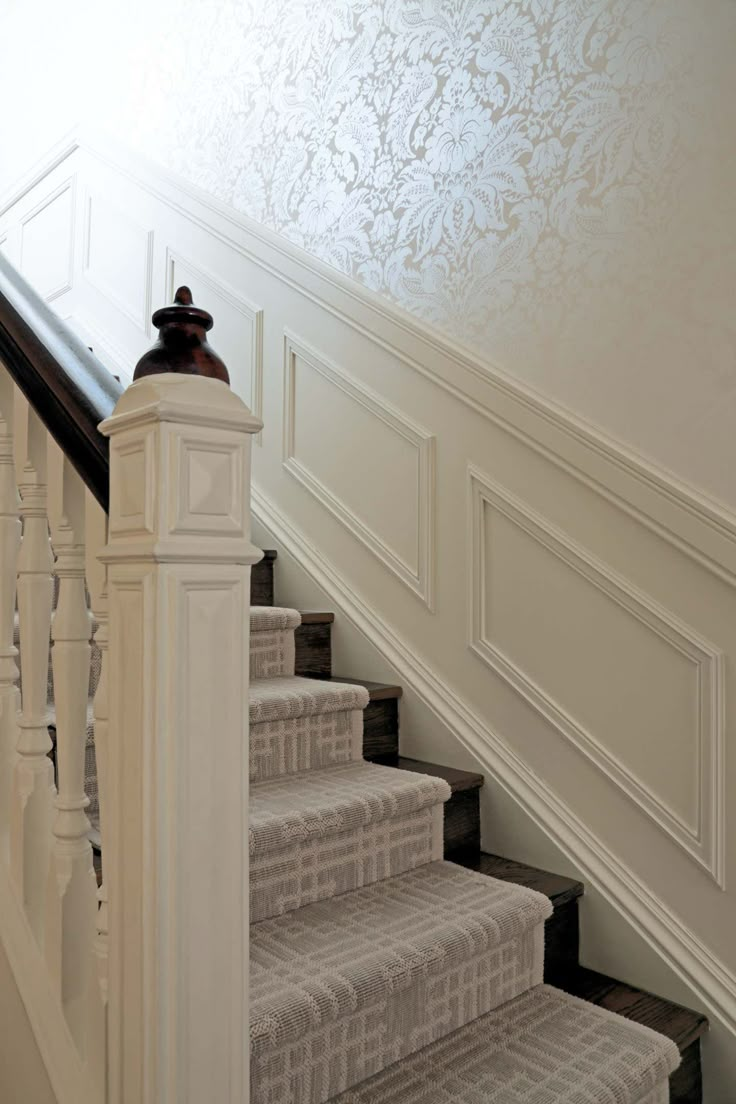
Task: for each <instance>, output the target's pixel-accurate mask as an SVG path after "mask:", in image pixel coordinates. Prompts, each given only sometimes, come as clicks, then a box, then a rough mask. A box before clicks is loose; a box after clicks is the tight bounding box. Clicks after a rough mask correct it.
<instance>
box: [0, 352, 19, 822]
mask: <svg viewBox="0 0 736 1104" xmlns="http://www.w3.org/2000/svg"><path fill="white" fill-rule="evenodd" d="M20 532H21V525H20V517H19V515H18V489H17V486H16V482H15V463H14V461H13V382H12V380H11V378H10V376H9V375H8V374H7V372H6V371H5V369H4V368H3V367H2V365H0V840H2V841H6V840H7V834H8V830H9V828H10V794H11V783H12V778H13V768H14V765H15V756H16V750H15V749H16V744H17V742H18V719H17V712H18V704H19V695H18V687H17V685H16V683H17V679H18V665H17V662H16V656H17V655H18V649H17V648H16V647H15V644H14V642H13V623H14V619H15V586H16V572H17V567H18V551H19V549H20Z"/></svg>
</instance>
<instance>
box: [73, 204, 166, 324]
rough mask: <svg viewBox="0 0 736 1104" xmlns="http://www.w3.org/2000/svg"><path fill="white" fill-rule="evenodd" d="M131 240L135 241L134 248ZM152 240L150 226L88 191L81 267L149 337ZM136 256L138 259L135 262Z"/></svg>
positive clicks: (102, 291) (92, 282) (90, 280)
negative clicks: (99, 238) (99, 240)
mask: <svg viewBox="0 0 736 1104" xmlns="http://www.w3.org/2000/svg"><path fill="white" fill-rule="evenodd" d="M101 227H103V229H100V228H101ZM96 228H98V229H96ZM98 234H102V235H103V241H102V243H98V237H97V235H98ZM105 234H107V235H108V238H107V240H106V241H105V240H104V235H105ZM131 242H135V243H136V246H137V248H136V249H135V250H133V249H132V248H131ZM153 244H154V232H153V230H152V229H151V228H149V227H145V226H141V225H140V223H138V222H136V221H135V220H134V219H132V218H131V217H130V215H129V214H127V212H125V211H122V210H121V209H120V208H119V207H117V206H115V205H114V204H112V203H111V202H110V200H109V199H108V198H107V197H102V196H100V195H98V194H91V193H90V192H87V193H86V195H85V197H84V236H83V246H82V258H83V260H82V271H83V272H84V275H85V277H86V279H87V280H89V282H90V284H92V286H93V287H95V288H96V289H97V290H98V291H99V292H100V293H101V294H102V295H104V296H105V298H106V299H109V300H110V302H111V303H113V304H114V305H115V306H116V307H117V308H118V309H119V310H120V311H122V313H123V314H124V315H125V316H126V318H128V319H129V320H130V321H131V322H132V323H133V325H134V326H136V328H137V329H139V330H141V331H142V332H143V333H144V334H146V336H147V337H150V336H151V334H152V332H153V330H152V327H151V304H152V297H153ZM134 258H135V260H136V261H137V263H132V262H133V260H134ZM123 262H124V263H123ZM108 264H109V268H108V267H107V266H108ZM126 279H127V286H126Z"/></svg>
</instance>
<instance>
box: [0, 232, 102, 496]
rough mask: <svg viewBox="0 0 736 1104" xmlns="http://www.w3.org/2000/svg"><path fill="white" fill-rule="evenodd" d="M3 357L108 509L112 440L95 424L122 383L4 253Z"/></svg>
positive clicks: (0, 288)
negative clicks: (109, 446)
mask: <svg viewBox="0 0 736 1104" xmlns="http://www.w3.org/2000/svg"><path fill="white" fill-rule="evenodd" d="M0 360H1V361H2V362H3V364H4V365H5V368H6V369H7V370H8V372H9V373H10V375H11V376H12V378H13V379H14V380H15V382H16V383H17V385H18V387H19V388H20V389H21V391H22V392H23V394H24V395H25V396H26V398H27V399H28V402H29V403H30V404H31V406H32V407H33V409H34V410H35V412H36V414H37V415H38V416H39V418H40V419H41V421H42V422H43V424H44V425H45V426H46V429H47V430H48V431H49V433H50V434H51V436H52V437H53V438H54V440H55V441H56V443H57V444H58V445H59V447H60V448H61V450H62V451H63V452H64V453H65V455H66V456H68V457H69V459H70V460H71V462H72V464H73V465H74V467H75V468H76V470H77V472H78V473H79V475H80V477H81V478H82V479H83V480H84V482H85V484H86V485H87V486H88V487H89V489H90V491H91V492H92V494H93V495H94V496H95V498H96V499H97V501H98V502H99V503H100V505H101V506H102V507H103V509H104V510H105V511H107V509H108V502H109V496H110V462H109V454H108V440H107V438H106V437H103V435H102V434H101V433H100V431H99V430H98V428H97V427H98V425H99V424H100V422H101V421H103V420H104V419H105V418H108V417H109V416H110V414H112V412H113V409H114V407H115V404H116V403H117V401H118V399H119V398H120V396H121V395H122V393H123V390H124V388H123V386H122V385H121V384H120V383H118V381H117V380H116V379H115V377H114V376H113V375H112V374H111V373H110V372H108V370H107V368H105V366H104V365H103V364H101V363H100V361H99V360H98V359H97V357H96V356H95V355H94V353H91V352H90V350H89V349H88V348H87V346H86V345H85V344H84V342H83V341H82V340H81V339H80V338H79V337H77V335H76V334H75V333H73V331H72V330H70V328H69V327H68V326H67V325H66V323H65V322H63V321H62V320H61V319H60V318H59V317H58V315H56V314H55V313H54V311H53V310H52V309H51V308H50V307H49V305H48V304H47V303H46V302H45V301H44V300H43V299H42V298H41V296H40V295H39V294H38V293H37V292H35V291H34V290H33V288H32V287H31V286H30V284H29V283H28V282H27V281H26V280H25V279H24V278H23V277H22V276H21V275H20V273H19V272H18V271H17V270H16V269H15V268H14V267H13V265H12V264H11V263H10V262H9V261H8V260H7V258H6V257H4V256H3V255H2V253H0Z"/></svg>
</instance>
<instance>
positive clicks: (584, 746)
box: [468, 465, 726, 889]
mask: <svg viewBox="0 0 736 1104" xmlns="http://www.w3.org/2000/svg"><path fill="white" fill-rule="evenodd" d="M468 499H469V519H468V520H469V533H468V582H469V588H468V622H469V624H468V627H469V646H470V648H471V650H472V651H473V652H474V653H475V654H476V655H477V656H478V657H479V658H480V659H481V660H482V661H483V662H484V663H485V664H487V665H488V666H489V667H490V668H491V669H492V670H493V671H495V672H496V674H498V675H500V676H501V678H503V679H504V680H505V681H506V682H507V683H509V685H511V686H512V687H513V688H514V690H516V692H517V693H519V694H520V695H521V696H522V698H523V699H524V700H525V701H526V702H527V703H528V704H529V705H530V706H532V708H533V709H535V710H536V711H537V712H538V713H539V714H540V715H541V716H542V717H544V719H545V720H546V721H548V722H549V723H550V724H552V725H554V727H555V728H556V729H557V731H558V732H560V733H561V734H562V735H563V736H564V737H565V738H566V739H567V740H568V741H569V742H570V743H571V744H572V745H573V746H574V747H575V748H576V749H577V750H578V751H579V752H581V753H582V754H583V755H585V756H586V757H587V759H588V760H589V761H590V762H591V763H593V765H594V766H595V767H597V769H598V770H599V771H600V772H601V773H602V774H603V775H604V776H605V777H606V778H607V779H608V780H609V781H610V782H612V783H613V784H614V785H615V786H617V787H618V788H619V790H620V791H621V792H622V793H623V794H624V795H625V796H626V798H627V799H628V800H630V801H632V802H633V803H634V804H635V805H637V806H638V807H639V808H640V809H641V810H643V812H645V813H646V814H647V816H649V817H650V818H651V820H652V821H654V823H655V824H656V825H657V826H658V827H659V828H660V829H661V830H662V831H663V832H665V833H666V834H667V835H668V836H669V837H670V838H671V839H672V840H674V841H675V843H677V844H678V846H679V847H681V848H682V849H683V850H684V851H685V852H686V853H687V854H688V855H689V856H690V857H691V858H692V859H694V860H695V862H697V863H698V864H699V865H700V866H702V867H703V868H704V869H705V870H706V871H707V872H708V874H709V875H710V876H711V877H712V878H713V880H714V881H715V882H716V883H717V885H719V886H720V887H721V888H722V889H723V888H725V854H726V842H725V839H726V802H725V792H724V778H725V771H724V764H725V744H726V734H725V712H724V664H725V657H724V655H723V653H722V652H721V651H720V650H719V649H718V648H716V647H715V646H714V645H712V644H710V643H709V642H708V641H706V640H704V639H703V638H702V637H701V636H700V634H698V633H697V632H695V630H693V629H691V628H690V627H688V626H686V625H684V624H683V623H682V622H681V621H680V620H679V618H677V617H676V616H675V615H674V614H673V613H671V612H670V611H669V610H665V609H664V608H663V607H662V606H660V605H659V604H658V603H656V602H655V601H654V600H653V599H652V598H650V597H649V596H648V595H645V594H644V593H642V592H641V591H640V590H639V589H638V588H636V587H635V586H634V585H633V584H632V583H630V582H629V581H628V580H626V579H624V578H623V577H622V576H620V575H618V574H617V573H616V572H614V571H613V570H612V569H611V568H610V567H608V565H606V564H604V563H603V562H602V561H601V560H599V559H597V558H596V557H595V556H593V555H592V554H591V553H590V552H588V551H587V550H586V549H584V548H583V547H582V546H580V545H579V544H577V543H576V542H575V541H574V540H572V539H571V538H570V537H569V536H567V535H566V534H564V533H563V532H562V531H561V530H559V529H557V528H556V527H555V526H553V525H551V524H550V523H549V522H548V521H546V520H545V519H544V518H542V517H541V516H540V515H539V514H538V513H536V511H534V510H533V509H532V508H531V507H530V506H529V505H527V504H526V503H524V502H522V501H521V500H520V499H518V498H516V497H515V496H514V495H512V494H510V493H509V492H508V491H507V490H506V489H505V488H502V487H501V486H499V484H497V483H495V482H493V481H492V480H490V479H489V477H488V476H486V475H484V474H483V473H482V472H481V471H479V470H478V469H477V468H475V467H474V466H473V465H470V466H469V467H468ZM487 509H490V510H491V511H493V512H495V513H497V514H499V515H502V516H503V517H504V518H506V519H507V520H508V521H510V522H511V523H512V525H513V526H515V527H516V528H517V529H518V530H520V531H521V532H523V533H525V534H526V535H527V536H529V537H531V538H532V540H533V541H535V542H536V543H537V544H538V545H539V546H540V547H541V548H543V549H544V550H545V551H546V552H548V553H549V554H550V555H551V556H554V557H556V558H557V559H559V560H561V561H562V562H563V563H564V564H566V565H567V566H568V567H569V568H571V569H572V571H573V572H574V573H576V575H578V576H579V577H581V578H582V579H584V580H586V581H587V583H589V584H590V585H592V586H593V587H595V588H596V589H597V590H598V591H599V592H600V593H602V594H604V595H605V596H606V598H607V599H608V600H610V601H611V602H613V603H614V604H615V605H616V606H618V607H620V608H621V609H622V610H624V611H625V613H626V614H627V615H629V616H630V617H632V618H634V619H635V620H636V621H637V622H638V623H639V624H641V625H642V626H644V627H645V628H646V629H647V630H648V631H649V632H651V633H654V634H655V635H656V636H657V637H659V638H660V639H661V640H663V641H665V642H666V644H667V645H668V646H669V647H670V648H672V649H673V650H674V651H675V652H676V653H677V654H678V655H681V656H683V657H685V659H686V660H687V661H688V662H689V663H690V664H692V667H693V673H694V676H695V695H694V697H695V703H696V714H697V716H696V721H695V731H694V732H693V733H692V745H693V754H694V757H695V760H696V776H697V780H698V785H697V794H696V810H695V818H694V823H688V821H687V820H686V819H685V818H683V817H681V816H680V815H678V814H677V813H676V812H675V811H674V810H673V809H672V808H671V806H670V805H669V804H668V803H667V801H666V800H665V799H664V798H663V797H662V796H661V795H659V794H657V793H655V792H654V790H653V789H652V788H651V786H649V785H647V784H646V783H645V782H644V781H643V780H642V779H641V778H640V777H638V776H637V774H636V772H635V771H634V770H632V769H630V768H629V767H628V766H627V765H626V764H625V762H624V761H623V759H622V758H620V757H619V756H617V755H616V754H615V753H614V752H613V751H612V750H611V749H610V748H609V747H606V746H605V745H604V743H603V742H602V741H601V740H599V739H598V738H597V737H596V735H595V734H594V733H593V732H591V731H590V730H589V729H588V728H586V727H585V725H583V724H581V723H580V722H579V721H578V720H577V719H576V718H575V717H574V716H573V715H572V714H571V713H570V712H569V711H568V710H566V709H565V708H564V707H563V706H562V705H560V704H559V703H558V702H557V701H556V700H555V699H554V697H553V696H552V695H551V694H550V693H548V692H547V691H546V690H544V689H543V688H542V687H541V686H540V685H539V684H538V683H537V682H535V681H534V679H533V678H532V677H531V676H530V675H529V674H528V673H527V672H525V671H524V670H523V669H522V668H521V667H520V666H519V665H518V664H517V663H514V662H513V661H512V660H511V659H510V658H509V656H508V655H507V654H505V653H504V651H503V648H502V647H501V646H500V645H499V644H498V643H497V642H494V641H493V638H492V633H493V626H492V625H489V624H488V623H487V617H486V601H485V590H486V583H487V579H488V572H489V571H492V570H493V567H492V562H491V561H492V552H491V550H490V549H489V548H488V547H487V541H486V532H485V518H486V510H487Z"/></svg>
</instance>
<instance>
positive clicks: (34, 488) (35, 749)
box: [10, 390, 55, 942]
mask: <svg viewBox="0 0 736 1104" xmlns="http://www.w3.org/2000/svg"><path fill="white" fill-rule="evenodd" d="M16 428H17V434H16V436H17V439H18V452H19V454H20V460H18V459H17V456H16V465H17V475H18V486H19V490H20V496H21V501H20V515H21V518H22V520H23V539H22V542H21V548H20V555H19V558H18V617H19V624H20V652H21V672H22V710H21V713H20V715H19V717H18V726H19V735H18V758H17V762H16V766H15V772H14V777H13V795H12V803H11V825H10V860H11V870H12V874H13V880H14V883H15V885H16V888H17V890H18V893H19V895H20V898H21V901H22V902H23V906H24V908H25V910H26V915H27V917H28V921H29V923H30V925H31V928H32V930H33V932H34V934H35V936H36V938H37V939H38V941H39V942H41V941H42V940H43V929H44V919H45V899H46V884H47V876H48V864H49V852H50V846H51V824H52V812H53V800H54V796H55V787H54V774H53V766H52V764H51V760H50V759H49V758H48V753H49V751H50V750H51V740H50V738H49V731H48V724H49V719H50V717H49V709H48V700H47V694H48V667H49V637H50V629H51V608H52V602H53V580H52V577H51V571H52V569H53V555H52V552H51V542H50V540H49V525H48V518H47V513H46V501H47V499H46V480H47V437H46V430H45V429H44V427H43V425H42V424H41V422H40V421H39V419H38V417H37V416H36V414H35V413H34V412H33V410H31V409H30V408H29V406H28V404H27V403H26V402H25V400H22V399H21V397H20V393H19V392H18V391H17V390H16Z"/></svg>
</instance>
